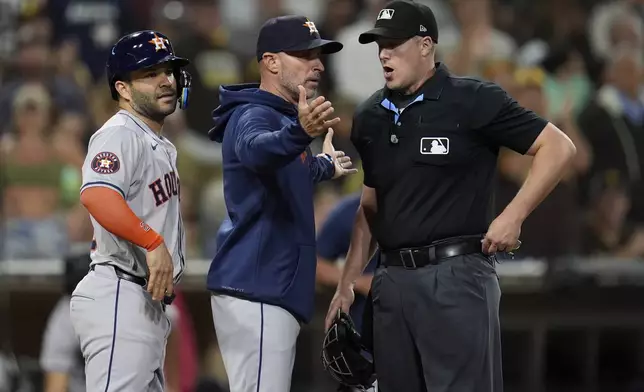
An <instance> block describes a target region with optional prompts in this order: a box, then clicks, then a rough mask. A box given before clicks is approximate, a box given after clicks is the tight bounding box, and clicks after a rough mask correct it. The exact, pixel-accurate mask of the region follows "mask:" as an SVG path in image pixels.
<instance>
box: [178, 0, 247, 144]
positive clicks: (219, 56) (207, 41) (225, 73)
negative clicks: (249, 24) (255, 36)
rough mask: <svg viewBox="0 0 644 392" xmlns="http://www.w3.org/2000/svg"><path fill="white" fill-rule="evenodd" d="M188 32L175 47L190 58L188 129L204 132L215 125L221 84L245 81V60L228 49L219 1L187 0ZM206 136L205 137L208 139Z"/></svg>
mask: <svg viewBox="0 0 644 392" xmlns="http://www.w3.org/2000/svg"><path fill="white" fill-rule="evenodd" d="M185 3H186V15H185V17H186V20H185V30H186V31H185V32H184V34H183V35H182V36H181V37H179V39H178V40H176V42H177V43H176V44H175V46H176V47H175V50H176V51H177V52H179V53H183V56H184V57H187V58H189V59H190V60H191V64H190V65H189V66H188V68H189V72H190V73H191V74H192V89H191V91H190V110H188V111H186V113H185V118H186V124H187V126H188V128H189V129H190V130H192V131H194V132H197V133H199V134H201V135H204V137H206V136H205V135H206V134H207V133H208V131H209V130H210V128H212V127H213V120H212V111H213V109H214V108H215V107H216V106H217V105H218V104H219V86H220V85H222V84H232V83H239V82H241V81H242V80H243V62H242V61H241V60H240V59H239V57H238V56H237V54H235V53H233V52H232V51H231V50H230V49H229V41H230V40H231V39H232V36H231V35H230V31H229V30H228V28H227V27H226V26H225V25H224V24H223V21H222V20H221V16H222V14H221V10H220V8H219V1H218V0H187V1H186V2H185ZM206 141H207V139H204V142H206Z"/></svg>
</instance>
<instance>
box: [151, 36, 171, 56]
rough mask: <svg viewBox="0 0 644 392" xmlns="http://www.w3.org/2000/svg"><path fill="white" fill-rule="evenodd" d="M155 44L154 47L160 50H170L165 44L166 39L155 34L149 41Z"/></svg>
mask: <svg viewBox="0 0 644 392" xmlns="http://www.w3.org/2000/svg"><path fill="white" fill-rule="evenodd" d="M148 42H149V43H151V44H153V45H154V49H155V50H156V51H157V52H158V51H159V50H168V48H167V47H166V46H165V42H166V40H165V39H163V38H161V37H159V36H158V35H156V34H154V38H153V39H151V40H149V41H148Z"/></svg>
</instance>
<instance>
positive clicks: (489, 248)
mask: <svg viewBox="0 0 644 392" xmlns="http://www.w3.org/2000/svg"><path fill="white" fill-rule="evenodd" d="M521 223H522V221H521V220H520V219H516V218H514V217H512V216H510V215H508V214H504V213H502V214H501V215H499V216H498V217H497V218H496V219H495V220H494V221H493V222H492V223H491V224H490V227H489V228H488V230H487V233H486V234H485V238H483V240H482V241H481V242H482V245H481V246H482V251H483V253H485V254H488V255H491V254H494V253H496V252H512V251H514V250H516V249H518V248H519V245H520V244H521V242H520V241H519V235H520V234H521Z"/></svg>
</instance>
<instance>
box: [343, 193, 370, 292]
mask: <svg viewBox="0 0 644 392" xmlns="http://www.w3.org/2000/svg"><path fill="white" fill-rule="evenodd" d="M376 211H377V203H376V193H375V190H374V189H373V188H369V187H366V186H365V187H363V190H362V197H361V199H360V207H358V211H357V213H356V219H355V223H354V225H353V232H352V234H351V246H350V247H349V252H348V253H347V260H346V263H345V265H344V270H343V271H342V277H341V278H340V283H339V285H341V286H348V285H353V284H355V281H356V280H357V279H358V277H359V276H360V275H361V274H362V271H364V269H365V267H366V266H367V263H369V260H371V258H372V257H373V255H374V253H375V252H376V241H375V240H374V238H373V236H372V235H371V229H370V228H369V217H370V216H373V214H374V213H375V212H376Z"/></svg>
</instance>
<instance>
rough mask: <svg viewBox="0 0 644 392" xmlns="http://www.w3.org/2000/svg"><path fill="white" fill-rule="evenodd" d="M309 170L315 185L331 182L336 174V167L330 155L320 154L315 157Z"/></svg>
mask: <svg viewBox="0 0 644 392" xmlns="http://www.w3.org/2000/svg"><path fill="white" fill-rule="evenodd" d="M309 169H310V170H311V178H312V179H313V183H314V184H317V183H318V182H322V181H326V180H330V179H332V178H333V175H334V174H335V165H334V164H333V160H332V159H331V157H330V156H329V154H319V155H318V156H316V157H313V159H311V163H310V164H309Z"/></svg>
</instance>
